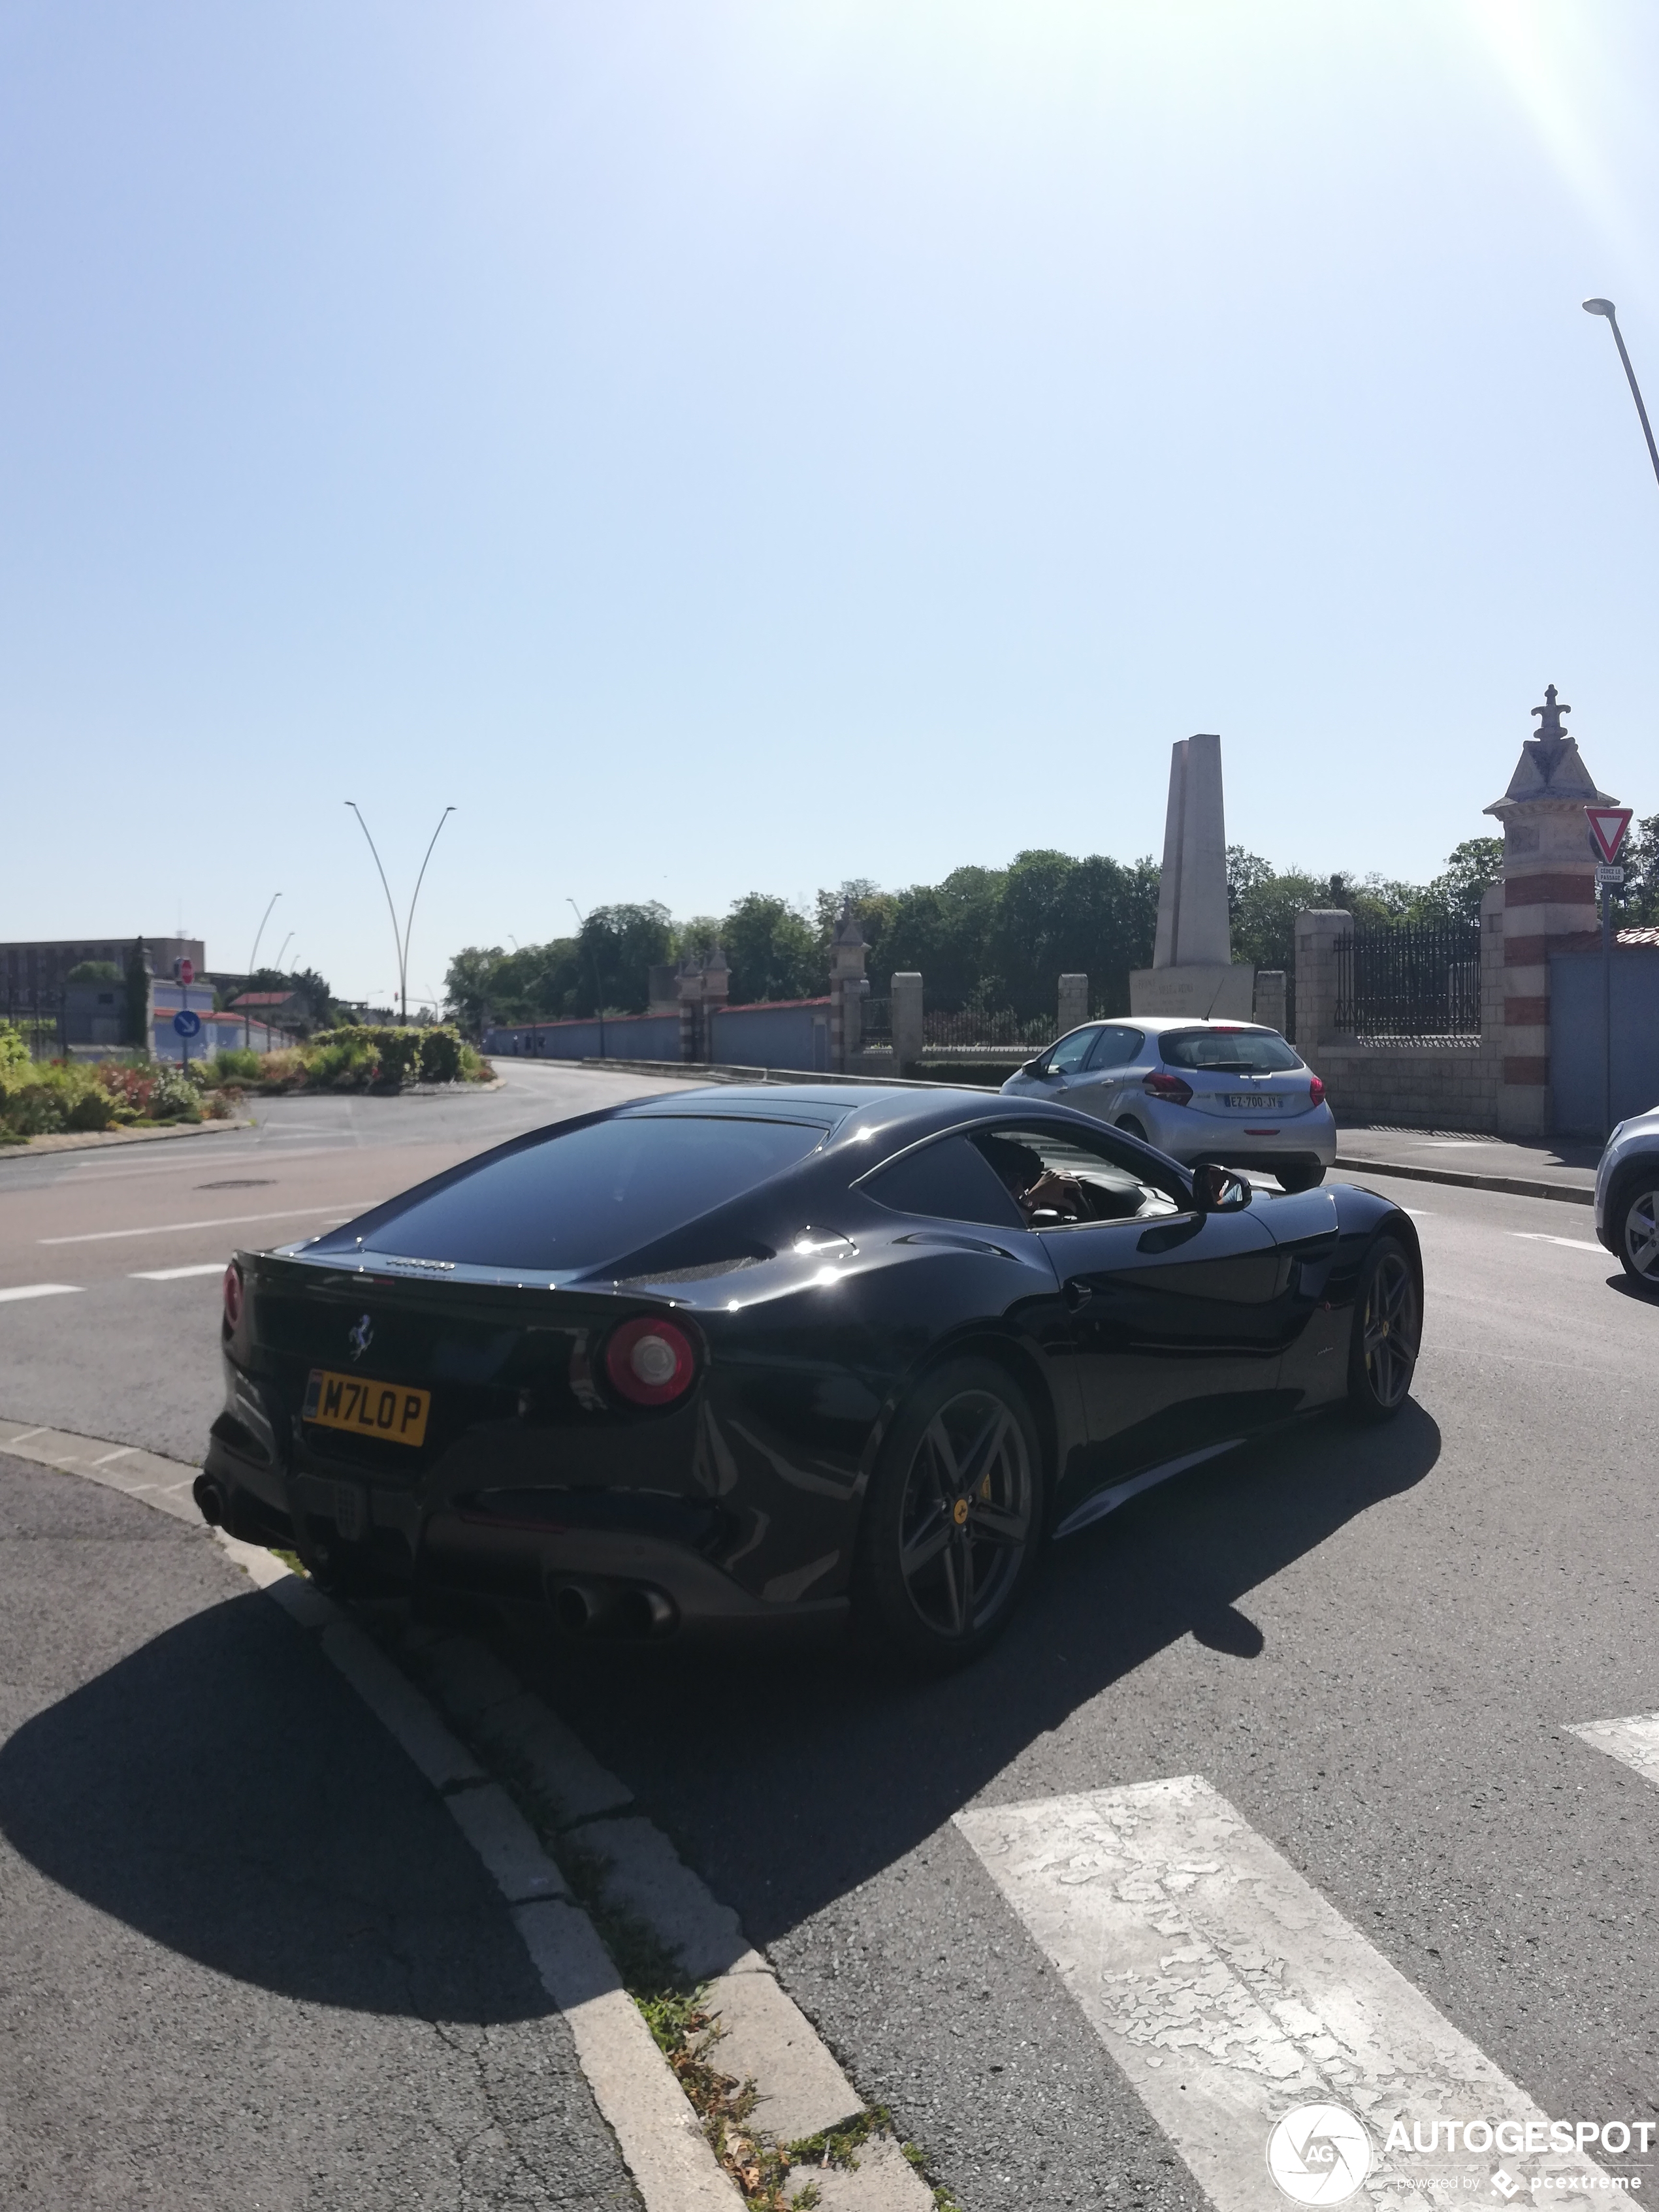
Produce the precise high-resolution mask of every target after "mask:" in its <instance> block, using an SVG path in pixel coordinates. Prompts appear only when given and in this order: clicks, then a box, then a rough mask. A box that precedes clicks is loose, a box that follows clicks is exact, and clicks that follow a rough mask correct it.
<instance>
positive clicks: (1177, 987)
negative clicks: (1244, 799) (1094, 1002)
mask: <svg viewBox="0 0 1659 2212" xmlns="http://www.w3.org/2000/svg"><path fill="white" fill-rule="evenodd" d="M1254 985H1255V970H1254V969H1251V968H1250V967H1249V965H1248V964H1247V963H1243V962H1241V963H1238V965H1237V966H1235V965H1234V964H1233V958H1232V951H1231V932H1230V926H1229V921H1228V914H1227V829H1226V823H1225V820H1224V818H1223V814H1222V805H1221V740H1220V738H1218V737H1216V736H1214V735H1213V734H1212V733H1200V735H1199V736H1197V737H1192V738H1181V739H1180V741H1179V742H1178V743H1177V744H1176V745H1175V746H1174V747H1173V748H1172V750H1171V754H1170V804H1169V811H1168V812H1167V814H1166V816H1165V817H1164V866H1163V869H1162V871H1161V872H1160V874H1159V876H1158V935H1157V938H1156V940H1155V942H1154V945H1153V950H1152V966H1151V967H1150V968H1137V969H1133V970H1132V971H1131V973H1130V975H1129V1011H1130V1012H1131V1013H1133V1014H1175V1015H1177V1016H1179V1015H1187V1016H1190V1017H1191V1018H1194V1019H1196V1020H1200V1021H1201V1020H1206V1019H1209V1018H1212V1017H1214V1018H1219V1019H1221V1020H1225V1021H1249V1018H1250V1012H1251V1002H1252V999H1253V996H1254Z"/></svg>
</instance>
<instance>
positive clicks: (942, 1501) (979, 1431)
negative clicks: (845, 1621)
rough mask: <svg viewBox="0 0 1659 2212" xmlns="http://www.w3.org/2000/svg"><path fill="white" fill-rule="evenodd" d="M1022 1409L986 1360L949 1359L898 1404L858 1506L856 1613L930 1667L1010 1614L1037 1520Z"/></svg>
mask: <svg viewBox="0 0 1659 2212" xmlns="http://www.w3.org/2000/svg"><path fill="white" fill-rule="evenodd" d="M1041 1532H1042V1459H1041V1454H1040V1451H1039V1448H1038V1443H1037V1437H1036V1427H1035V1425H1034V1424H1033V1422H1032V1419H1031V1415H1030V1408H1029V1407H1028V1406H1027V1405H1026V1403H1025V1400H1024V1395H1023V1394H1022V1392H1021V1391H1020V1390H1019V1389H1018V1385H1017V1384H1015V1383H1013V1381H1012V1379H1011V1378H1010V1377H1009V1376H1007V1375H1006V1373H1005V1372H1004V1371H1003V1370H1002V1369H1001V1368H1000V1367H999V1366H997V1365H996V1364H995V1363H994V1362H993V1361H991V1360H985V1359H957V1360H952V1361H951V1364H949V1365H948V1366H945V1367H942V1368H939V1369H938V1370H935V1372H934V1373H933V1374H932V1375H931V1376H927V1378H926V1379H925V1380H924V1381H923V1382H922V1383H921V1384H919V1385H918V1387H917V1389H915V1392H913V1394H912V1395H911V1396H910V1397H909V1398H908V1400H907V1401H905V1403H904V1404H903V1405H902V1406H901V1407H900V1408H899V1411H898V1413H897V1415H896V1419H895V1420H894V1423H893V1426H892V1429H891V1431H890V1433H889V1435H888V1437H887V1439H886V1441H885V1443H884V1445H883V1448H882V1452H881V1456H880V1459H879V1461H878V1464H877V1468H876V1471H875V1474H874V1475H873V1477H872V1481H871V1487H870V1496H869V1499H868V1501H867V1503H866V1508H865V1517H864V1537H863V1546H862V1558H861V1561H860V1566H861V1575H860V1584H861V1592H862V1595H863V1598H864V1601H865V1606H866V1611H867V1612H868V1613H870V1614H871V1615H872V1617H873V1619H874V1620H875V1621H876V1623H877V1624H878V1626H879V1627H880V1628H881V1629H882V1631H883V1632H884V1633H885V1635H886V1637H887V1638H888V1640H889V1641H890V1643H893V1644H897V1645H899V1646H900V1647H901V1648H902V1649H903V1650H906V1651H908V1653H910V1654H911V1655H912V1656H915V1657H917V1658H920V1659H922V1660H924V1661H926V1662H929V1663H931V1664H933V1665H945V1666H948V1665H953V1664H956V1663H958V1662H961V1661H963V1660H965V1659H970V1658H972V1657H974V1656H975V1654H976V1653H978V1652H980V1651H981V1650H983V1649H984V1648H985V1646H986V1645H987V1644H989V1643H990V1642H991V1640H992V1639H993V1638H994V1637H995V1636H996V1635H997V1634H998V1633H999V1632H1000V1630H1001V1628H1002V1626H1003V1625H1004V1623H1005V1622H1006V1620H1007V1618H1008V1616H1009V1614H1010V1613H1012V1610H1013V1608H1014V1606H1015V1604H1016V1602H1017V1601H1018V1597H1019V1595H1020V1593H1021V1591H1022V1590H1023V1589H1024V1585H1025V1582H1026V1578H1027V1577H1028V1574H1029V1573H1030V1568H1031V1566H1032V1564H1033V1562H1034V1560H1035V1558H1036V1548H1037V1542H1038V1539H1039V1537H1040V1534H1041Z"/></svg>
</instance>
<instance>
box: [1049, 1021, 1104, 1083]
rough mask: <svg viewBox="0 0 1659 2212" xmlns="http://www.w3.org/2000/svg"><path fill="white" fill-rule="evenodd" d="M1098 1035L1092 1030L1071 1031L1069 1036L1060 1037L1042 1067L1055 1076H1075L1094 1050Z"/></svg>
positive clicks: (1096, 1031)
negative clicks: (1047, 1068)
mask: <svg viewBox="0 0 1659 2212" xmlns="http://www.w3.org/2000/svg"><path fill="white" fill-rule="evenodd" d="M1099 1034H1100V1032H1099V1031H1098V1030H1096V1029H1093V1028H1090V1029H1086V1030H1073V1031H1072V1032H1071V1034H1070V1036H1063V1037H1061V1039H1060V1042H1059V1043H1058V1044H1057V1045H1056V1046H1055V1047H1054V1049H1053V1051H1052V1052H1050V1054H1048V1058H1047V1059H1046V1060H1044V1062H1043V1066H1045V1067H1049V1068H1052V1069H1053V1070H1054V1073H1055V1074H1056V1075H1075V1074H1076V1073H1077V1072H1078V1070H1079V1068H1080V1067H1081V1066H1083V1064H1084V1062H1085V1060H1087V1059H1088V1057H1089V1054H1091V1051H1092V1050H1093V1049H1094V1043H1095V1039H1096V1038H1097V1036H1099Z"/></svg>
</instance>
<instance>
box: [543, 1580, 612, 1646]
mask: <svg viewBox="0 0 1659 2212" xmlns="http://www.w3.org/2000/svg"><path fill="white" fill-rule="evenodd" d="M610 1609H611V1601H610V1595H609V1593H608V1592H607V1591H605V1590H602V1589H597V1588H596V1587H595V1586H594V1584H593V1583H559V1584H558V1585H557V1586H556V1589H554V1592H553V1618H554V1620H556V1621H557V1623H558V1624H559V1626H560V1627H561V1628H562V1629H563V1631H564V1632H565V1634H566V1635H567V1636H586V1635H588V1634H589V1633H590V1632H592V1630H593V1629H595V1628H597V1627H598V1626H599V1622H600V1621H601V1620H603V1619H604V1618H605V1614H606V1613H608V1612H609V1611H610Z"/></svg>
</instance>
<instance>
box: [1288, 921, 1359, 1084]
mask: <svg viewBox="0 0 1659 2212" xmlns="http://www.w3.org/2000/svg"><path fill="white" fill-rule="evenodd" d="M1352 935H1353V916H1352V915H1351V914H1350V913H1349V912H1348V910H1347V908H1346V907H1340V906H1337V907H1313V908H1310V909H1309V911H1308V912H1307V913H1305V914H1299V915H1297V918H1296V1047H1297V1051H1298V1052H1299V1053H1300V1054H1302V1057H1303V1058H1304V1060H1306V1061H1307V1062H1308V1064H1309V1066H1311V1067H1313V1068H1314V1069H1315V1070H1317V1068H1318V1066H1319V1063H1318V1061H1317V1060H1316V1059H1315V1058H1314V1054H1315V1053H1316V1051H1317V1049H1318V1048H1319V1047H1320V1046H1321V1045H1322V1044H1323V1043H1324V1042H1326V1041H1327V1040H1328V1039H1329V1038H1333V1037H1334V1036H1336V1034H1337V1027H1336V948H1337V946H1338V945H1339V944H1340V941H1341V939H1343V938H1345V937H1352Z"/></svg>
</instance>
